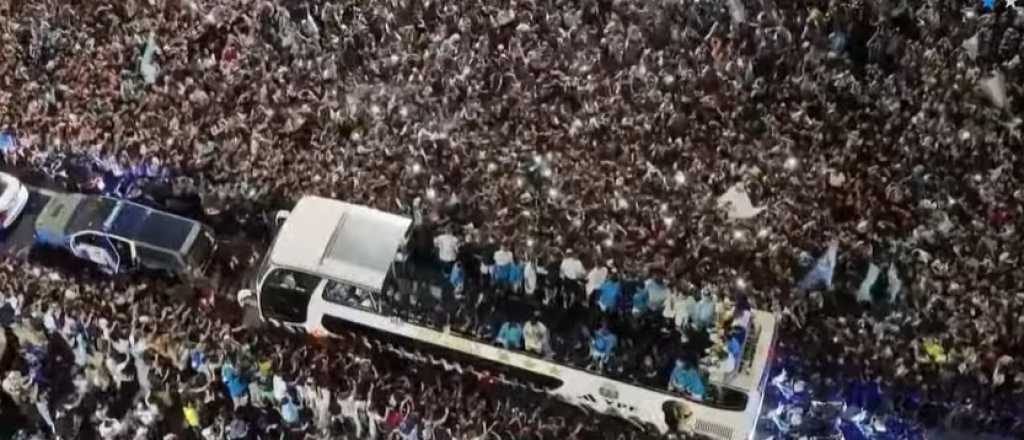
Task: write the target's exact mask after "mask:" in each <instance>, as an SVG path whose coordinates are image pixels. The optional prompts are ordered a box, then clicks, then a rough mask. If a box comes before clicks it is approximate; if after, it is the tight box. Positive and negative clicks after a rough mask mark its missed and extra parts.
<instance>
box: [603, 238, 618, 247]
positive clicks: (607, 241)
mask: <svg viewBox="0 0 1024 440" xmlns="http://www.w3.org/2000/svg"><path fill="white" fill-rule="evenodd" d="M601 244H603V245H604V247H606V248H610V247H612V245H614V244H615V240H612V238H611V237H608V238H606V239H604V242H602V243H601Z"/></svg>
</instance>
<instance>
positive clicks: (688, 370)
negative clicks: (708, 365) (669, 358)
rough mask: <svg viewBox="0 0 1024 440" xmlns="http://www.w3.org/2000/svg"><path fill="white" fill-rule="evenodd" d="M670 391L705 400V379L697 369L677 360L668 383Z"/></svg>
mask: <svg viewBox="0 0 1024 440" xmlns="http://www.w3.org/2000/svg"><path fill="white" fill-rule="evenodd" d="M668 389H669V391H677V392H683V393H686V394H689V395H690V396H692V397H694V398H696V399H703V398H704V391H705V390H704V379H703V378H701V377H700V372H699V371H697V368H696V367H694V366H693V365H691V364H688V363H687V362H685V361H683V360H682V359H676V366H675V367H674V368H673V369H672V374H671V375H670V377H669V381H668Z"/></svg>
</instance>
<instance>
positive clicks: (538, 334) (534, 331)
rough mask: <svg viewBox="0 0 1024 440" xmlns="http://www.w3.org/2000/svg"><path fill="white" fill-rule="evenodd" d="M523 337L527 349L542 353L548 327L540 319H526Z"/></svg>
mask: <svg viewBox="0 0 1024 440" xmlns="http://www.w3.org/2000/svg"><path fill="white" fill-rule="evenodd" d="M523 339H524V341H525V344H526V350H527V351H532V352H534V353H542V352H543V351H544V346H545V345H546V344H547V339H548V329H547V327H545V326H544V323H542V322H540V321H536V322H534V321H527V323H526V325H524V326H523Z"/></svg>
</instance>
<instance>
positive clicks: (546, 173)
mask: <svg viewBox="0 0 1024 440" xmlns="http://www.w3.org/2000/svg"><path fill="white" fill-rule="evenodd" d="M540 175H542V176H544V177H545V178H548V179H550V178H551V168H544V171H541V172H540Z"/></svg>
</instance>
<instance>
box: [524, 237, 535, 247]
mask: <svg viewBox="0 0 1024 440" xmlns="http://www.w3.org/2000/svg"><path fill="white" fill-rule="evenodd" d="M526 245H527V246H529V247H533V245H534V242H533V238H527V239H526Z"/></svg>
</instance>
